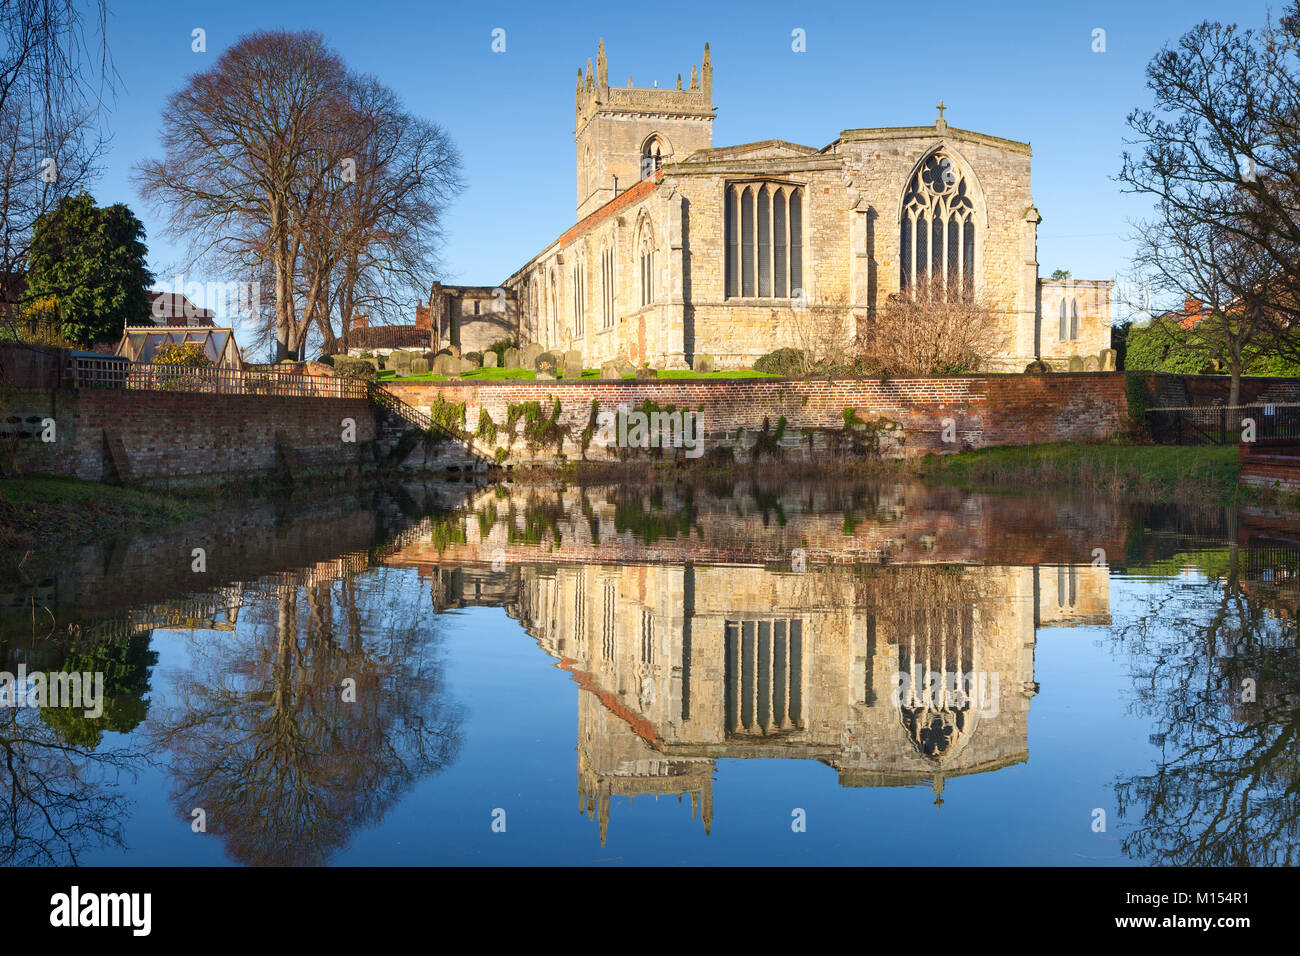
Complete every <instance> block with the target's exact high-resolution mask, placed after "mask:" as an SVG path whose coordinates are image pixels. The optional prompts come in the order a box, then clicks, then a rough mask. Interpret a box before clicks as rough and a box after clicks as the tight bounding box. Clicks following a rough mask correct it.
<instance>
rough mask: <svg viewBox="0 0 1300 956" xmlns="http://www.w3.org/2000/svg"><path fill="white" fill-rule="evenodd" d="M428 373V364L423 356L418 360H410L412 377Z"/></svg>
mask: <svg viewBox="0 0 1300 956" xmlns="http://www.w3.org/2000/svg"><path fill="white" fill-rule="evenodd" d="M428 371H429V363H428V361H427V360H426V359H425V358H424V357H423V356H421V357H420V358H418V359H411V374H412V375H426V374H428Z"/></svg>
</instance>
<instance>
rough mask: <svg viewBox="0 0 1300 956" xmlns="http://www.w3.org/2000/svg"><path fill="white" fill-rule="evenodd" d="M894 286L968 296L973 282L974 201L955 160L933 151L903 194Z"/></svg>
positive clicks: (941, 151)
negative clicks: (895, 283)
mask: <svg viewBox="0 0 1300 956" xmlns="http://www.w3.org/2000/svg"><path fill="white" fill-rule="evenodd" d="M898 248H899V257H898V259H899V283H898V284H899V288H900V289H902V290H904V291H907V290H914V289H917V288H919V287H922V286H933V287H934V289H935V291H936V292H942V293H944V294H947V293H949V292H953V291H955V292H956V293H957V294H959V295H961V296H969V295H970V294H971V292H972V291H973V290H974V286H975V205H974V203H973V202H972V201H971V195H970V191H969V187H968V185H967V183H966V179H965V177H964V176H963V175H962V173H961V169H960V167H958V165H957V163H956V161H955V160H954V159H953V158H952V157H951V156H949V155H948V154H947V153H945V152H944V151H943V150H941V149H940V150H936V151H935V152H934V153H931V154H930V156H929V157H927V158H926V160H925V162H923V163H922V164H921V168H920V169H918V170H917V171H916V175H914V176H913V177H912V181H911V182H910V183H908V184H907V191H906V192H905V193H904V194H903V212H902V217H901V220H900V222H899V244H898Z"/></svg>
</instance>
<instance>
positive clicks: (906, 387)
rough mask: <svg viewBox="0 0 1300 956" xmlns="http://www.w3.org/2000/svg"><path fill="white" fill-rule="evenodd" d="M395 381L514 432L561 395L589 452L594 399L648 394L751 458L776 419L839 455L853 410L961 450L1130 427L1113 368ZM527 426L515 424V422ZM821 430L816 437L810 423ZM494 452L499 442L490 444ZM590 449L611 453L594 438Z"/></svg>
mask: <svg viewBox="0 0 1300 956" xmlns="http://www.w3.org/2000/svg"><path fill="white" fill-rule="evenodd" d="M393 391H394V392H396V393H397V394H398V395H399V396H401V398H402V399H403V400H404V401H406V402H409V403H410V404H412V405H415V406H418V407H423V408H427V407H428V406H429V405H430V404H431V403H432V402H433V401H434V400H435V398H437V397H441V398H442V399H443V400H444V401H449V402H455V403H458V404H459V403H466V404H467V406H468V407H467V415H466V421H468V422H470V423H471V425H473V424H475V423H477V422H478V420H479V410H480V409H486V410H487V411H488V414H490V415H491V416H492V419H493V421H494V422H495V423H496V425H497V427H498V428H500V429H501V436H500V438H499V442H500V443H501V444H504V443H505V441H506V436H505V430H504V428H501V426H503V425H504V424H505V423H506V420H507V416H508V413H509V406H510V405H512V404H516V405H517V404H520V403H525V402H533V401H535V402H539V403H541V404H542V405H543V406H545V407H547V408H549V406H550V405H551V403H552V401H553V400H554V399H557V398H558V399H559V401H560V404H561V417H560V420H559V421H560V424H561V425H564V426H566V427H567V428H568V429H569V436H568V437H567V438H566V439H565V441H564V444H563V447H562V451H563V453H564V454H565V455H566V456H567V457H568V458H570V459H576V458H580V457H582V448H581V435H582V432H583V429H585V428H586V427H587V424H588V421H589V418H590V414H591V403H592V401H593V400H595V401H596V402H597V403H598V405H599V409H600V410H601V411H610V412H612V411H614V410H615V409H616V408H617V407H618V406H620V405H625V406H627V407H628V408H638V407H640V406H641V404H642V402H644V401H650V402H653V403H657V404H658V406H660V407H661V408H667V407H668V406H674V407H676V408H677V409H692V410H693V409H699V408H701V407H702V411H700V412H699V416H700V423H701V426H700V427H701V428H702V429H703V431H704V434H705V444H704V450H705V452H706V453H707V451H708V450H710V449H711V448H715V447H735V446H736V445H737V442H736V431H737V429H745V431H746V434H745V435H744V436H743V437H742V439H741V440H740V443H739V447H738V448H737V449H736V456H737V458H738V459H739V460H747V459H748V457H749V451H748V450H749V449H750V448H752V447H753V445H754V440H755V434H756V433H757V432H758V431H760V430H761V429H762V428H763V424H764V421H765V420H766V421H767V423H768V427H769V429H773V430H774V429H775V428H776V427H777V423H778V422H779V420H780V419H781V418H785V420H786V430H785V435H784V440H783V442H782V448H783V449H784V453H785V455H786V457H787V458H790V459H795V460H818V459H821V458H823V457H834V455H835V454H836V439H837V438H838V437H839V436H840V435H841V434H842V432H843V429H844V410H845V409H849V408H851V409H853V410H854V412H855V414H856V415H857V416H858V417H859V418H862V419H866V420H874V419H878V418H880V417H882V416H883V417H884V418H887V419H890V420H892V421H895V422H898V423H899V424H900V425H902V427H903V431H904V434H905V437H906V444H905V447H904V453H905V454H907V455H909V456H910V455H918V454H924V453H926V452H931V451H937V452H947V451H959V450H961V449H962V448H963V447H965V448H971V447H974V448H982V447H989V446H995V445H1025V444H1036V443H1040V442H1061V441H1101V440H1104V439H1107V438H1110V437H1112V436H1115V435H1117V434H1121V433H1123V432H1124V431H1126V430H1127V429H1128V428H1129V415H1128V403H1127V398H1126V393H1125V385H1124V376H1123V375H1122V374H1118V373H1112V374H1099V373H1093V374H1076V375H1006V376H996V375H995V376H960V377H949V378H900V379H892V380H889V381H879V380H875V379H853V380H840V381H785V380H779V379H733V380H721V379H715V380H707V381H698V380H697V381H691V380H676V381H674V380H671V379H658V380H653V381H640V382H637V381H631V380H625V381H617V382H615V381H602V382H597V381H579V382H571V383H570V382H564V381H558V382H528V381H489V382H471V381H462V382H445V383H433V382H430V383H410V384H398V385H395V386H393ZM946 418H951V419H952V420H953V423H954V424H955V427H956V437H957V442H956V443H945V442H944V441H943V430H944V419H946ZM519 428H522V426H521V425H520V426H517V429H519ZM805 429H807V430H812V431H814V432H817V434H814V436H813V441H812V445H811V448H810V444H809V438H808V435H807V434H806V433H802V432H803V430H805ZM487 452H488V453H489V454H490V453H491V449H487ZM555 453H556V448H555V446H553V445H552V446H550V447H547V448H542V449H538V450H537V451H536V452H529V450H528V449H527V447H526V445H525V443H524V442H523V441H522V440H521V439H520V438H518V437H516V438H515V440H514V442H513V445H512V447H511V451H510V455H511V457H510V460H511V461H523V460H529V459H532V460H549V459H550V458H553V457H554V456H555ZM587 457H588V458H590V459H593V460H604V459H607V458H609V457H612V456H611V455H610V454H609V452H607V451H606V450H605V449H603V448H600V447H598V446H596V445H594V444H593V445H591V446H590V447H589V448H588V453H587Z"/></svg>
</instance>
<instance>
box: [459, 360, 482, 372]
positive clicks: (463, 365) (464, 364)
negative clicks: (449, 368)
mask: <svg viewBox="0 0 1300 956" xmlns="http://www.w3.org/2000/svg"><path fill="white" fill-rule="evenodd" d="M457 361H458V362H459V363H460V370H461V371H462V372H472V371H474V369H476V368H478V363H477V362H475V361H474V360H473V359H467V358H461V359H457Z"/></svg>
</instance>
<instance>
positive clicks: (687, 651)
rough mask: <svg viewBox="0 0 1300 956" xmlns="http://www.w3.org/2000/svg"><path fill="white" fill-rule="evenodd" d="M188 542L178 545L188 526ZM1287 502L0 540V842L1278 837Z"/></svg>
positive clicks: (654, 843)
mask: <svg viewBox="0 0 1300 956" xmlns="http://www.w3.org/2000/svg"><path fill="white" fill-rule="evenodd" d="M195 549H202V555H203V560H202V561H201V562H198V564H199V565H201V566H202V567H203V570H201V571H200V570H195V568H196V560H197V559H196V551H195ZM1298 570H1300V522H1296V521H1290V522H1288V521H1287V520H1286V519H1283V518H1278V517H1276V516H1268V515H1266V514H1263V513H1254V512H1250V511H1225V510H1222V509H1219V510H1216V509H1204V510H1196V509H1189V508H1172V507H1168V506H1165V507H1145V506H1141V505H1128V504H1126V505H1119V504H1115V503H1113V502H1098V501H1088V500H1073V499H1061V498H1052V497H1045V496H1034V497H1028V496H1024V497H1022V496H1015V495H996V496H986V495H979V494H972V493H967V492H961V491H957V490H952V489H944V488H934V487H924V486H919V485H916V486H913V485H887V486H876V485H865V484H864V485H859V484H844V485H831V486H827V485H824V484H823V485H819V486H817V487H815V488H814V487H812V486H800V485H798V484H787V485H783V486H779V487H777V486H765V485H759V484H754V483H750V482H743V483H740V484H735V485H733V484H718V485H709V486H696V487H691V486H686V485H668V486H636V487H628V486H623V487H612V486H611V487H585V488H583V487H566V488H556V487H546V488H528V487H522V486H513V485H512V486H504V487H495V488H494V487H487V488H482V487H474V486H472V485H469V484H462V485H456V484H451V485H442V486H437V487H429V486H420V487H408V488H404V489H397V490H396V491H395V492H388V493H385V494H384V495H377V494H374V495H366V496H363V497H355V498H352V497H349V498H339V499H334V500H331V501H328V502H323V503H319V504H315V505H312V506H306V505H301V504H299V505H288V504H280V505H275V506H271V505H267V506H264V507H250V508H246V509H242V510H240V511H239V512H237V513H231V514H227V515H222V516H218V517H217V518H214V519H208V520H205V521H204V522H202V523H198V524H195V525H194V526H191V527H185V528H179V529H173V530H170V531H168V532H166V533H162V534H157V535H152V536H147V537H141V538H135V539H131V540H125V541H115V542H107V543H101V544H99V545H96V546H94V547H86V548H83V549H80V550H77V551H74V552H70V553H67V554H63V555H60V556H59V558H58V560H57V561H47V562H46V563H45V564H44V565H41V564H39V562H38V564H37V565H35V566H32V567H24V569H23V570H22V571H21V572H20V573H19V574H18V576H17V577H16V578H13V579H10V580H9V581H8V582H7V584H6V585H5V587H6V588H7V590H6V592H5V593H3V594H0V601H2V602H3V610H2V611H0V665H2V666H0V670H3V671H5V672H7V673H9V674H16V673H17V672H18V670H19V668H20V667H23V668H25V670H26V671H27V672H28V673H29V674H30V673H33V672H58V671H63V672H72V671H76V672H82V673H87V674H90V673H101V674H102V675H103V679H104V689H103V697H102V700H101V702H100V703H101V705H102V707H103V713H102V716H100V717H98V718H90V717H87V716H86V715H85V713H84V712H83V711H81V710H76V709H70V708H55V707H49V706H47V707H45V708H37V707H22V706H13V704H12V703H11V704H10V705H9V706H4V707H0V747H3V749H4V751H5V754H6V760H5V761H3V762H0V861H2V862H3V863H4V864H6V865H10V866H19V865H34V864H35V865H43V864H68V863H76V864H83V865H97V864H155V865H177V864H182V865H183V864H204V865H212V864H244V865H265V864H320V863H331V864H345V865H346V864H402V865H411V864H413V865H428V864H528V863H570V864H589V863H614V864H617V863H632V864H746V863H754V864H901V865H926V866H936V865H963V864H967V865H969V864H995V865H996V864H1070V865H1135V864H1204V865H1233V864H1242V863H1251V864H1294V863H1295V862H1297V856H1298V854H1297V848H1298V847H1300V833H1298V832H1297V817H1298V815H1300V812H1298V811H1300V807H1298V806H1297V800H1298V799H1300V798H1298V796H1297V782H1298V781H1300V767H1298V766H1297V756H1298V755H1300V746H1298V745H1297V729H1298V726H1300V712H1298V711H1297V710H1296V706H1295V705H1296V700H1297V697H1296V692H1297V685H1298V684H1300V667H1298V666H1297V663H1298V662H1297V657H1296V618H1295V614H1296V609H1297V606H1300V578H1298V576H1297V572H1298Z"/></svg>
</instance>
